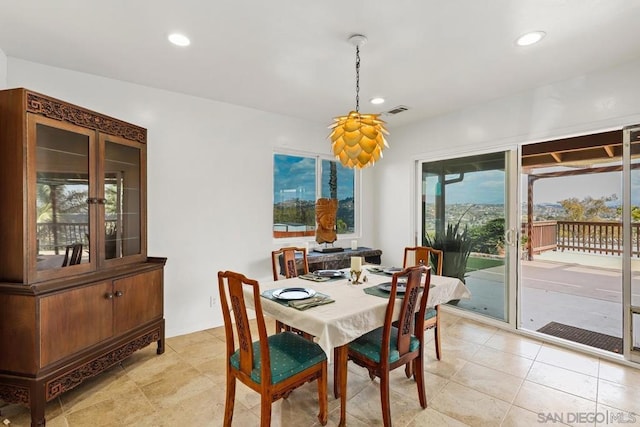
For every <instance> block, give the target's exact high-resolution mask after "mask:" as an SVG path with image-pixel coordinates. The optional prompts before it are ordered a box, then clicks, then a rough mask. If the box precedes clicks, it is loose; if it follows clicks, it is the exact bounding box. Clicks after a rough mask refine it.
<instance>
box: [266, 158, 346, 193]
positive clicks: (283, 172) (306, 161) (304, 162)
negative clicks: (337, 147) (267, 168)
mask: <svg viewBox="0 0 640 427" xmlns="http://www.w3.org/2000/svg"><path fill="white" fill-rule="evenodd" d="M273 159H274V160H273V177H274V189H273V200H274V202H275V203H279V202H283V201H286V200H291V199H295V198H299V199H301V200H316V199H317V198H318V197H316V181H315V179H316V178H315V176H316V167H315V159H313V158H311V157H302V156H291V155H284V154H276V155H274V157H273ZM322 162H323V165H325V166H327V165H328V163H329V161H327V160H323V161H322ZM337 172H338V200H342V199H345V198H347V197H353V188H354V187H353V179H354V171H353V170H352V169H347V168H344V167H342V166H341V165H340V164H338V168H337ZM323 175H325V176H326V177H327V178H326V179H323V181H322V191H323V193H324V194H323V196H326V197H328V196H329V180H328V171H326V172H325V171H323Z"/></svg>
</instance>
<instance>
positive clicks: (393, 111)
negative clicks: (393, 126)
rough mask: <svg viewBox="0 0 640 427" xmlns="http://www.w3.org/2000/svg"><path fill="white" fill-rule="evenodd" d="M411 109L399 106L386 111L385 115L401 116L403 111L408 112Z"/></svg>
mask: <svg viewBox="0 0 640 427" xmlns="http://www.w3.org/2000/svg"><path fill="white" fill-rule="evenodd" d="M408 109H409V107H405V106H404V105H398V106H397V107H395V108H392V109H391V110H389V111H386V112H385V114H392V115H393V114H399V113H402V112H403V111H407V110H408Z"/></svg>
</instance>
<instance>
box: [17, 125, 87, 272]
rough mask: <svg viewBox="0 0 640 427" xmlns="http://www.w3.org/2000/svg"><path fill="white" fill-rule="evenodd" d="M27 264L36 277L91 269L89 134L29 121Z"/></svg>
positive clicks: (71, 127)
mask: <svg viewBox="0 0 640 427" xmlns="http://www.w3.org/2000/svg"><path fill="white" fill-rule="evenodd" d="M29 131H30V138H29V141H30V142H29V144H30V147H29V152H31V153H34V154H35V155H34V156H32V157H31V159H30V162H35V167H31V168H30V169H29V170H30V173H32V174H34V175H35V176H32V177H31V180H30V182H34V183H35V187H31V188H29V192H30V197H29V200H30V203H32V206H31V209H30V217H31V223H32V224H33V227H34V228H33V232H32V233H31V236H32V237H31V238H30V242H31V244H30V247H29V252H28V253H29V260H30V266H31V267H32V268H34V269H35V270H36V272H37V276H38V277H39V278H48V277H59V276H64V275H67V274H69V272H70V271H73V272H75V273H80V272H82V271H85V270H90V269H92V268H93V267H92V263H93V261H94V254H93V247H94V246H93V242H92V234H93V233H92V232H93V229H94V226H95V224H93V223H92V221H91V217H92V210H93V207H92V205H91V203H90V201H91V200H92V194H94V192H95V190H94V188H93V180H92V174H93V173H94V171H93V167H92V165H93V164H94V161H93V158H92V153H93V144H94V135H95V132H94V131H92V130H89V129H84V128H81V127H77V126H73V125H69V124H64V123H60V122H58V121H54V120H49V119H46V118H42V117H36V116H33V117H31V119H30V128H29Z"/></svg>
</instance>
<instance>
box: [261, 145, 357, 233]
mask: <svg viewBox="0 0 640 427" xmlns="http://www.w3.org/2000/svg"><path fill="white" fill-rule="evenodd" d="M276 155H280V156H294V157H306V158H311V159H313V160H314V162H315V191H316V200H318V198H320V197H322V161H323V160H328V161H332V162H336V163H337V164H338V167H342V168H344V166H342V164H341V163H340V161H339V160H337V159H336V158H335V157H334V156H332V155H330V154H320V153H313V152H308V151H298V150H291V149H276V150H274V151H273V154H272V156H271V179H272V181H271V238H272V240H273V243H274V244H282V243H283V242H285V241H286V242H290V243H291V244H305V243H313V244H315V238H316V237H315V234H314V235H313V236H298V237H274V236H273V226H274V217H273V207H274V204H275V198H274V194H275V185H276V182H275V174H274V166H275V156H276ZM360 177H361V173H360V170H358V169H353V222H354V224H353V232H352V233H345V234H337V239H336V242H338V241H340V240H349V239H356V238H358V237H359V236H360V224H361V221H360V212H361V209H360V207H361V191H360ZM315 225H316V226H317V223H316V224H315Z"/></svg>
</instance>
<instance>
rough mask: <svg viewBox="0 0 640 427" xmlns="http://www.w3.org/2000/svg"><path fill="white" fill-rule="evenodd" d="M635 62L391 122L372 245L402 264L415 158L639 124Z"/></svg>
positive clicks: (379, 168) (639, 72)
mask: <svg viewBox="0 0 640 427" xmlns="http://www.w3.org/2000/svg"><path fill="white" fill-rule="evenodd" d="M638 76H640V61H635V62H632V63H628V64H624V65H621V66H619V67H617V68H614V69H609V70H607V71H601V72H598V73H592V74H587V75H582V76H577V77H575V78H572V79H569V80H565V81H561V82H557V83H556V84H551V85H547V86H542V87H539V88H536V89H534V90H531V91H526V92H523V93H519V94H515V95H513V96H509V97H505V98H501V99H497V100H495V101H493V102H489V103H486V104H483V105H478V106H474V107H471V108H467V109H464V110H461V111H458V112H454V113H452V114H448V115H445V116H441V117H437V118H434V119H432V120H428V121H425V122H421V123H416V124H413V125H410V126H405V127H402V128H398V129H394V128H393V127H392V124H393V123H392V120H389V128H390V130H391V132H392V133H391V135H390V136H389V138H388V139H389V144H390V148H389V149H388V150H386V151H385V156H384V160H383V161H381V162H380V163H377V164H376V167H375V182H374V184H373V185H374V187H375V188H377V189H378V191H377V194H378V197H376V198H375V200H374V208H375V211H376V212H377V215H376V221H377V222H376V223H375V225H374V227H375V229H376V230H378V233H377V234H376V239H375V241H374V245H375V246H378V247H380V248H381V249H382V250H383V251H384V253H385V263H390V264H394V265H399V264H400V263H401V262H402V250H403V248H404V246H406V245H408V244H412V243H413V235H412V233H413V232H414V230H415V227H414V224H415V216H416V215H415V214H414V212H415V202H416V200H415V189H414V186H415V173H416V172H415V166H414V163H415V160H416V159H421V160H439V159H442V158H445V157H447V156H450V157H459V156H464V155H466V154H471V153H473V152H477V151H479V150H480V151H481V150H487V149H490V148H500V147H501V148H505V147H508V146H517V145H518V144H522V143H527V142H537V141H541V140H545V139H552V138H558V137H565V136H574V135H577V134H583V133H590V132H597V131H600V130H605V129H612V128H621V127H622V126H625V125H631V124H636V123H640V79H639V78H638Z"/></svg>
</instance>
